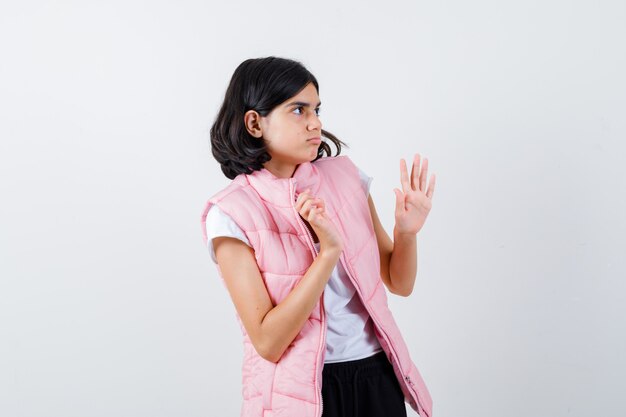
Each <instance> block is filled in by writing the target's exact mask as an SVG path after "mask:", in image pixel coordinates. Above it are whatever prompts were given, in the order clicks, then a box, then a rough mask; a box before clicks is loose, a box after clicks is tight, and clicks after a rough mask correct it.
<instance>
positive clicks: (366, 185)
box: [357, 167, 374, 195]
mask: <svg viewBox="0 0 626 417" xmlns="http://www.w3.org/2000/svg"><path fill="white" fill-rule="evenodd" d="M357 169H358V170H359V175H360V176H361V185H362V186H363V192H364V193H365V195H368V194H369V192H370V185H371V183H372V180H373V179H374V178H372V177H370V176H369V175H367V174H366V173H365V172H363V170H362V169H361V168H359V167H357Z"/></svg>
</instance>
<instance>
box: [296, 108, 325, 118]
mask: <svg viewBox="0 0 626 417" xmlns="http://www.w3.org/2000/svg"><path fill="white" fill-rule="evenodd" d="M303 108H304V107H302V106H300V107H296V108H295V109H294V111H296V110H300V111H302V109H303ZM299 114H302V113H299ZM315 114H316V115H317V116H319V115H320V108H319V107H318V108H317V109H315Z"/></svg>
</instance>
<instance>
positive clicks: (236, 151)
mask: <svg viewBox="0 0 626 417" xmlns="http://www.w3.org/2000/svg"><path fill="white" fill-rule="evenodd" d="M309 83H313V85H315V89H316V90H317V92H318V94H319V84H318V82H317V79H316V78H315V77H314V76H313V74H311V73H310V72H309V71H308V70H307V69H306V68H305V67H304V66H303V65H302V64H301V63H300V62H298V61H294V60H291V59H285V58H278V57H274V56H270V57H266V58H255V59H247V60H245V61H243V62H242V63H241V64H239V66H238V67H237V68H236V69H235V72H234V73H233V76H232V78H231V80H230V83H229V85H228V88H227V89H226V94H225V95H224V102H223V103H222V107H221V108H220V110H219V113H218V115H217V117H216V118H215V121H214V123H213V125H212V126H211V130H210V136H211V152H212V153H213V157H215V159H216V160H217V162H219V164H220V165H221V168H222V172H223V173H224V175H226V177H228V178H230V179H231V180H232V179H233V178H235V177H236V176H237V175H239V174H241V173H244V174H250V173H252V172H253V171H256V170H260V169H262V168H263V164H264V163H265V162H267V161H269V160H270V159H271V156H270V154H269V153H268V152H267V148H266V146H265V141H264V140H259V139H258V138H255V137H254V136H252V135H250V133H249V132H248V131H247V129H246V127H245V123H244V114H245V113H246V112H247V111H248V110H255V111H257V112H258V113H259V114H260V115H261V116H266V115H267V114H269V113H270V112H271V111H272V109H274V108H275V107H276V106H278V105H279V104H281V103H283V102H285V101H286V100H288V99H289V98H291V97H293V96H295V95H296V94H298V93H299V92H300V91H301V90H302V89H303V88H304V87H305V86H306V85H307V84H309ZM322 136H323V137H325V138H328V139H329V140H330V141H331V142H333V143H334V144H335V147H336V148H337V153H336V155H339V153H340V152H341V145H344V146H348V145H347V144H346V143H345V142H343V141H341V140H339V139H338V138H337V137H336V136H335V135H333V134H332V133H330V132H328V131H326V130H324V129H322ZM324 154H326V156H332V155H331V149H330V145H329V144H328V143H327V142H325V141H322V143H320V146H319V148H318V149H317V157H316V158H315V159H314V161H316V160H318V159H319V158H321V157H322V156H323V155H324Z"/></svg>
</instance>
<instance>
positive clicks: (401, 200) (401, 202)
mask: <svg viewBox="0 0 626 417" xmlns="http://www.w3.org/2000/svg"><path fill="white" fill-rule="evenodd" d="M393 192H394V193H395V194H396V213H401V212H402V211H403V210H404V198H403V196H402V191H400V190H398V189H397V188H394V189H393Z"/></svg>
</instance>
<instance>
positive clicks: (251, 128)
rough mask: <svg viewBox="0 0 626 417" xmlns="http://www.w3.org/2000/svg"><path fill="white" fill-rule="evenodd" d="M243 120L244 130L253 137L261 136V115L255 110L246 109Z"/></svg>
mask: <svg viewBox="0 0 626 417" xmlns="http://www.w3.org/2000/svg"><path fill="white" fill-rule="evenodd" d="M243 122H244V125H245V126H246V130H247V131H248V133H250V134H251V135H252V136H254V137H255V138H262V137H263V128H262V127H261V115H260V114H259V113H258V112H257V111H255V110H248V111H247V112H246V114H244V115H243Z"/></svg>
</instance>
